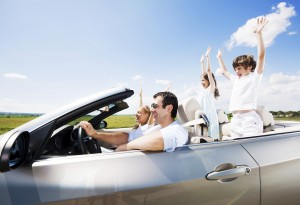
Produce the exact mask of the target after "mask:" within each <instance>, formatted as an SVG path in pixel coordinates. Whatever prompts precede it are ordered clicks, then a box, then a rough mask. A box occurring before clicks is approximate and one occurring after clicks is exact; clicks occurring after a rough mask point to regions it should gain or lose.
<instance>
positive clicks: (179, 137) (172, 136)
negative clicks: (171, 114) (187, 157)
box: [128, 121, 188, 152]
mask: <svg viewBox="0 0 300 205" xmlns="http://www.w3.org/2000/svg"><path fill="white" fill-rule="evenodd" d="M156 130H160V132H161V134H162V137H163V141H164V151H166V152H173V151H174V150H175V148H176V147H180V146H182V145H184V144H186V143H187V141H188V132H187V130H186V129H184V128H183V127H182V126H181V125H180V124H179V123H178V122H177V121H174V122H172V123H171V124H169V125H168V126H167V127H164V128H161V126H160V125H156V126H153V127H151V128H149V129H148V130H146V131H145V132H144V133H142V132H137V131H136V132H135V133H132V132H134V131H132V132H130V133H129V137H128V142H130V141H132V140H134V139H137V138H139V137H141V136H143V135H146V134H149V133H151V132H154V131H156Z"/></svg>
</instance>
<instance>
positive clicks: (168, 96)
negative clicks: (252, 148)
mask: <svg viewBox="0 0 300 205" xmlns="http://www.w3.org/2000/svg"><path fill="white" fill-rule="evenodd" d="M158 96H161V97H162V98H163V100H162V105H163V108H166V106H167V105H172V106H173V109H172V112H171V117H172V118H175V117H176V115H177V109H178V100H177V97H176V95H174V94H173V93H171V92H158V93H156V94H155V95H154V96H153V98H157V97H158Z"/></svg>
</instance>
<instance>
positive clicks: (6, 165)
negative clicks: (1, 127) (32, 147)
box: [0, 131, 30, 172]
mask: <svg viewBox="0 0 300 205" xmlns="http://www.w3.org/2000/svg"><path fill="white" fill-rule="evenodd" d="M29 138H30V134H29V132H20V131H17V132H16V133H14V134H13V135H12V136H11V137H10V138H9V139H8V140H7V141H6V143H5V145H4V146H3V149H2V152H1V156H0V172H8V171H11V170H13V169H16V168H18V167H20V166H22V165H23V164H24V163H25V161H26V160H27V154H28V149H29Z"/></svg>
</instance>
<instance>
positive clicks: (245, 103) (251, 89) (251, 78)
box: [229, 70, 262, 112]
mask: <svg viewBox="0 0 300 205" xmlns="http://www.w3.org/2000/svg"><path fill="white" fill-rule="evenodd" d="M261 80H262V74H258V73H257V71H256V70H255V71H254V72H251V73H249V74H248V75H246V76H243V77H241V78H239V77H238V76H236V75H231V76H230V81H231V82H232V85H233V88H232V93H231V98H230V102H229V111H231V112H232V111H235V110H252V109H256V107H257V96H258V86H259V83H260V82H261Z"/></svg>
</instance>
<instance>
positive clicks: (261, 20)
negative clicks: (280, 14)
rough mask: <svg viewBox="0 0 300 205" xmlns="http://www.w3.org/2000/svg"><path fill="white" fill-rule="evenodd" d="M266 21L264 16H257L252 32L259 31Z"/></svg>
mask: <svg viewBox="0 0 300 205" xmlns="http://www.w3.org/2000/svg"><path fill="white" fill-rule="evenodd" d="M267 23H268V21H267V19H266V18H265V17H261V18H257V24H256V26H255V27H254V29H253V31H254V33H260V32H261V31H262V29H263V28H264V27H265V25H266V24H267Z"/></svg>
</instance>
